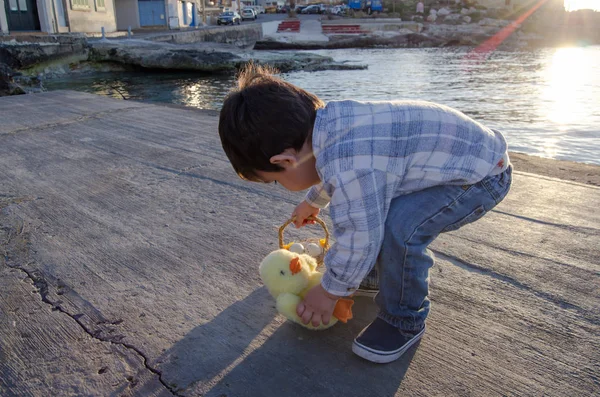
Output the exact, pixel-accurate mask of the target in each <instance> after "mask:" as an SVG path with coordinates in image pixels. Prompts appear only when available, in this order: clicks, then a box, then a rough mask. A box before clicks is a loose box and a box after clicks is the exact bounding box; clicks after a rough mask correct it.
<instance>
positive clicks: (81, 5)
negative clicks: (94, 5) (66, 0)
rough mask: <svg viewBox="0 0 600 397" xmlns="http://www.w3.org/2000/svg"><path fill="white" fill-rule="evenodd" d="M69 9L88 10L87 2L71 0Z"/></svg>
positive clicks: (88, 4)
mask: <svg viewBox="0 0 600 397" xmlns="http://www.w3.org/2000/svg"><path fill="white" fill-rule="evenodd" d="M71 8H72V9H74V10H89V9H90V3H89V0H71Z"/></svg>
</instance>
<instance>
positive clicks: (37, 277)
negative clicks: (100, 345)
mask: <svg viewBox="0 0 600 397" xmlns="http://www.w3.org/2000/svg"><path fill="white" fill-rule="evenodd" d="M3 229H5V230H7V231H8V237H7V239H6V241H4V242H2V251H3V260H4V263H5V264H6V265H7V266H8V267H9V268H11V269H16V270H19V271H21V272H23V273H25V275H26V276H27V278H28V279H30V280H31V282H32V283H33V285H34V286H35V287H36V289H37V292H38V294H39V295H40V297H41V300H42V302H44V303H46V304H48V305H50V306H52V311H58V312H60V313H63V314H65V315H67V316H68V317H70V318H71V319H73V320H74V321H75V322H76V323H77V324H78V325H79V326H80V327H81V329H83V331H84V332H85V333H87V334H88V335H90V336H91V337H92V338H94V339H96V340H99V341H101V342H108V343H111V344H115V345H120V346H123V347H125V348H127V349H129V350H132V351H134V352H135V353H137V354H138V355H139V356H140V357H141V358H142V361H143V364H144V367H145V368H146V369H147V370H149V371H150V372H152V373H153V374H154V375H156V376H157V377H158V380H159V382H160V383H161V384H162V385H163V386H164V387H165V388H166V389H167V390H168V391H169V392H170V393H171V394H172V395H174V396H177V397H183V395H182V394H179V393H177V392H176V391H175V390H174V389H173V388H172V387H170V386H169V385H168V384H167V382H166V381H165V380H163V377H162V372H161V371H159V370H157V369H155V368H153V367H152V366H151V365H150V364H149V360H148V357H146V355H145V354H144V353H143V352H142V351H141V350H140V349H138V348H137V347H135V346H134V345H132V344H130V343H125V342H121V341H120V340H115V337H113V338H109V337H103V336H101V335H100V334H101V333H102V332H103V331H102V330H97V331H92V330H90V329H89V328H88V327H87V326H86V324H84V323H83V321H81V320H80V319H81V317H83V315H81V314H75V315H73V314H71V313H69V312H68V311H67V310H65V309H63V308H62V307H61V306H60V304H59V303H58V302H56V303H55V302H52V301H51V300H50V299H49V298H48V294H49V289H48V282H47V281H46V279H45V278H44V276H43V274H42V273H41V272H40V271H39V270H33V271H32V270H27V269H25V268H24V267H22V266H18V265H16V264H11V263H10V262H11V260H10V254H9V251H8V250H7V248H8V246H9V245H10V241H11V240H12V239H13V238H14V236H21V237H23V234H24V231H23V228H22V227H21V228H20V230H17V231H16V233H13V232H14V231H15V230H14V228H12V227H3ZM23 239H24V237H23ZM29 264H30V263H29ZM120 322H122V320H118V321H113V322H111V324H119V323H120ZM128 380H129V381H130V382H131V381H132V380H131V379H129V378H128Z"/></svg>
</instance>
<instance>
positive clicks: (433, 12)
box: [429, 8, 437, 15]
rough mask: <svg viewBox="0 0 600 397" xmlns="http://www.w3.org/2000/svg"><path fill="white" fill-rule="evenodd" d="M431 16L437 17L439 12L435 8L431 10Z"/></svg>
mask: <svg viewBox="0 0 600 397" xmlns="http://www.w3.org/2000/svg"><path fill="white" fill-rule="evenodd" d="M429 15H437V10H436V9H435V8H432V9H431V10H429Z"/></svg>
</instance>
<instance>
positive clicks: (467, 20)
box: [462, 15, 471, 23]
mask: <svg viewBox="0 0 600 397" xmlns="http://www.w3.org/2000/svg"><path fill="white" fill-rule="evenodd" d="M462 20H463V22H464V23H471V17H470V16H468V15H465V16H464V17H462Z"/></svg>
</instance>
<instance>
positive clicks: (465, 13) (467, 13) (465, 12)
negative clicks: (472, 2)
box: [460, 8, 471, 15]
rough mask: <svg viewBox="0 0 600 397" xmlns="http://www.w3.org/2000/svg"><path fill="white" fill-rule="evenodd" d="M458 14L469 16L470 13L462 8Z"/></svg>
mask: <svg viewBox="0 0 600 397" xmlns="http://www.w3.org/2000/svg"><path fill="white" fill-rule="evenodd" d="M460 13H461V14H463V15H469V14H470V13H471V11H470V10H469V9H468V8H463V9H462V10H460Z"/></svg>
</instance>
